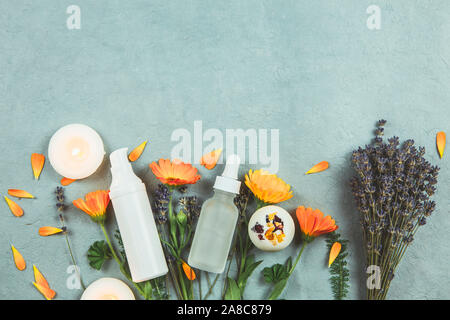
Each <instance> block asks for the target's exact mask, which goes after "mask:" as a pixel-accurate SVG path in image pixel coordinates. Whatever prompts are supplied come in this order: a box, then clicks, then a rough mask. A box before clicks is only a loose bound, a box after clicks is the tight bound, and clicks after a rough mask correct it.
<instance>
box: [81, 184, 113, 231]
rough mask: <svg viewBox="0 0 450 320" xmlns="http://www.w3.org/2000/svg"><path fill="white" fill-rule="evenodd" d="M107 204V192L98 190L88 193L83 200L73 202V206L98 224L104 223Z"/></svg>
mask: <svg viewBox="0 0 450 320" xmlns="http://www.w3.org/2000/svg"><path fill="white" fill-rule="evenodd" d="M108 204H109V191H106V190H98V191H94V192H89V193H88V194H87V195H86V196H85V200H83V199H81V198H80V199H77V200H74V201H73V205H74V206H75V207H77V208H78V209H80V210H83V211H84V212H85V213H87V214H88V215H89V216H90V217H91V218H92V220H94V221H95V222H98V223H103V222H104V221H105V218H106V217H105V213H106V208H107V207H108Z"/></svg>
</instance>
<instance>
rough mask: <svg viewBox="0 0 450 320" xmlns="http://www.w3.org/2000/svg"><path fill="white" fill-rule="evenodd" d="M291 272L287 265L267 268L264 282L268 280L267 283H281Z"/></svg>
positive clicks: (264, 273)
mask: <svg viewBox="0 0 450 320" xmlns="http://www.w3.org/2000/svg"><path fill="white" fill-rule="evenodd" d="M288 260H289V259H288ZM289 270H290V269H289ZM289 270H288V269H286V266H285V265H282V264H279V263H277V264H274V265H273V266H272V267H266V268H264V269H263V275H264V280H266V282H267V283H271V282H273V283H277V282H280V281H281V280H284V279H287V278H288V277H289Z"/></svg>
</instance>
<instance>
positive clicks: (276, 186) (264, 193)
mask: <svg viewBox="0 0 450 320" xmlns="http://www.w3.org/2000/svg"><path fill="white" fill-rule="evenodd" d="M245 185H246V186H247V187H248V188H249V189H250V190H251V191H252V192H253V194H254V195H255V197H256V198H258V199H259V200H261V201H262V202H264V203H279V202H282V201H285V200H288V199H290V198H292V190H291V186H290V185H288V184H287V183H286V182H284V181H283V180H282V179H281V178H279V177H277V175H276V174H271V173H269V172H268V171H265V170H263V169H260V170H255V171H253V170H250V171H249V172H248V174H246V175H245Z"/></svg>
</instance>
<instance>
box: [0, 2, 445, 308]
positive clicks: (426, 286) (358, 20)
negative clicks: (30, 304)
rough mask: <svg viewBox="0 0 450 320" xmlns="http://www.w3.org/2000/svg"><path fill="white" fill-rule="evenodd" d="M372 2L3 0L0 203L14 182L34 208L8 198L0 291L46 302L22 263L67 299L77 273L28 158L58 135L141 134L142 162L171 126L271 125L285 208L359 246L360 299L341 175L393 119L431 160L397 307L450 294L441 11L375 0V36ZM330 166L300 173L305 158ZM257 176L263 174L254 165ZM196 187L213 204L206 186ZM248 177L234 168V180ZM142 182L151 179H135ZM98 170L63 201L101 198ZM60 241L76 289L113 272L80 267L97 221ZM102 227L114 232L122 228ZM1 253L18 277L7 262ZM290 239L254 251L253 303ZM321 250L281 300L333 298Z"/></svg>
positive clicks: (72, 214)
mask: <svg viewBox="0 0 450 320" xmlns="http://www.w3.org/2000/svg"><path fill="white" fill-rule="evenodd" d="M373 3H374V1H365V0H363V1H361V0H353V1H345V2H342V1H337V0H329V1H297V0H296V1H257V0H246V1H234V0H233V1H142V0H140V1H137V0H136V1H118V0H110V1H87V0H71V1H66V0H63V1H56V2H55V1H50V0H46V1H44V0H41V1H31V0H29V1H21V0H17V1H10V0H0V154H1V163H0V194H1V195H2V196H3V195H5V194H6V192H7V189H8V188H21V189H26V190H28V191H29V192H31V193H33V194H35V195H36V196H37V199H35V200H27V199H24V200H20V201H19V204H20V205H21V206H22V207H23V208H24V210H25V215H24V216H23V217H22V218H15V217H13V216H12V215H11V213H10V212H9V209H8V207H7V205H6V203H5V202H4V201H3V200H2V203H0V230H1V237H0V279H1V286H0V298H4V299H42V296H41V295H40V294H39V293H38V292H37V290H35V289H34V287H33V286H32V283H31V282H32V279H33V274H32V268H31V265H32V263H34V264H36V265H37V266H38V267H39V268H40V269H41V271H42V272H43V273H44V275H45V276H46V277H47V279H48V280H49V282H50V284H51V285H52V287H53V288H54V289H55V290H56V291H57V298H58V299H78V298H79V297H80V295H81V291H78V290H68V289H67V288H66V284H65V282H66V278H67V276H68V275H67V274H66V268H67V266H68V265H69V264H70V260H69V255H68V252H67V249H66V245H65V241H64V239H63V238H62V237H59V236H54V237H48V238H43V237H40V236H39V235H38V234H37V230H38V228H39V227H40V226H43V225H58V219H57V215H56V213H55V210H54V195H53V190H54V188H55V187H56V186H57V185H58V182H59V179H60V177H59V176H58V175H57V174H56V173H55V172H54V171H53V169H52V168H51V166H50V165H49V163H48V162H47V163H46V166H45V168H44V171H43V173H42V175H41V179H40V180H39V181H34V179H33V177H32V171H31V168H30V163H29V162H30V154H31V153H32V152H39V153H44V154H45V155H47V151H46V150H47V145H48V141H49V138H50V137H51V135H52V134H53V133H54V132H55V130H57V129H58V128H59V127H61V126H62V125H65V124H68V123H76V122H80V123H85V124H87V125H90V126H92V127H93V128H95V129H96V130H97V131H98V132H99V133H100V134H101V136H102V137H103V139H104V143H105V146H106V149H107V152H110V151H112V150H114V149H116V148H119V147H123V146H129V147H134V146H136V145H138V144H139V143H140V142H141V141H143V140H145V139H149V144H148V147H147V149H146V151H145V153H144V154H143V156H142V158H141V159H140V160H139V161H138V162H137V163H135V164H134V167H135V169H136V171H137V172H138V173H139V174H140V175H141V176H144V175H145V174H146V173H148V171H147V168H148V167H147V164H148V163H149V162H151V161H153V160H156V159H158V158H160V157H168V156H169V155H170V150H171V148H172V147H173V146H174V143H173V142H171V141H170V135H171V132H172V131H173V130H174V129H176V128H179V127H182V128H187V129H189V130H192V129H193V122H194V120H203V125H204V127H205V129H207V128H219V129H221V130H224V129H226V128H243V129H248V128H256V129H259V128H262V129H271V128H275V129H280V153H281V158H280V170H279V172H278V174H279V175H280V176H281V177H282V178H283V179H285V181H287V182H288V183H289V184H291V185H292V186H293V189H294V191H295V197H294V198H293V199H291V200H290V201H287V202H285V203H283V204H282V206H283V207H284V208H286V209H288V210H290V211H291V212H293V210H294V209H295V208H296V207H297V206H298V205H300V204H301V205H306V206H312V207H317V208H320V209H321V210H322V211H324V212H325V213H327V214H331V215H332V216H333V217H335V218H336V219H337V221H338V223H339V224H340V226H341V228H340V231H341V233H342V234H343V235H344V236H345V237H346V238H348V239H350V240H351V246H350V261H349V262H350V268H351V272H352V273H351V292H350V295H349V297H350V298H352V299H359V298H362V297H363V292H364V279H363V276H364V275H363V259H362V250H361V234H360V229H359V219H358V213H357V212H356V211H355V208H354V205H353V201H352V198H351V194H350V192H349V189H348V187H347V186H348V183H347V182H348V179H349V177H350V176H351V174H352V171H351V170H350V169H349V155H350V153H351V151H352V150H353V149H354V148H356V147H357V146H360V145H364V144H366V143H368V142H369V141H370V139H371V138H372V131H373V128H374V123H375V121H376V120H378V119H379V118H385V119H387V120H388V121H389V122H388V125H387V128H386V133H387V135H394V134H395V135H398V136H400V138H401V139H406V138H414V139H415V141H416V142H417V143H418V144H420V145H423V146H425V147H426V148H427V151H428V153H427V156H426V157H427V158H428V159H429V160H431V161H432V163H434V164H438V165H440V166H441V168H442V170H441V174H440V178H439V185H438V192H437V195H436V196H435V199H436V201H437V203H438V206H437V211H436V213H435V215H434V216H433V217H432V218H431V219H430V220H429V223H428V224H427V225H426V227H424V228H423V230H420V231H419V232H418V235H417V237H416V241H415V242H414V244H413V245H412V247H411V248H410V249H409V251H408V253H407V255H406V257H405V258H404V260H403V262H402V263H401V265H400V269H399V272H398V273H397V275H396V278H395V280H394V281H393V283H392V286H391V290H390V294H389V298H391V299H444V298H445V299H449V298H450V292H449V287H450V271H449V267H448V262H449V250H448V243H449V241H450V235H449V233H448V230H449V229H450V219H449V217H448V207H449V200H448V194H449V193H448V191H449V184H448V180H449V173H448V157H444V159H443V160H439V157H438V154H437V152H436V150H435V134H436V132H437V131H440V130H448V124H449V120H450V116H449V111H448V110H449V104H450V91H449V90H448V87H449V85H448V83H449V81H450V75H449V69H450V67H449V63H450V45H449V43H450V32H449V31H450V22H449V19H448V14H449V12H450V2H449V1H429V0H420V1H419V0H414V1H413V0H402V1H395V3H393V2H392V1H376V3H375V4H378V5H379V6H380V8H381V13H382V29H381V30H377V31H371V30H369V29H368V28H367V27H366V19H367V17H368V15H367V14H366V8H367V7H368V6H369V5H370V4H373ZM71 4H77V5H79V6H80V7H81V21H82V22H81V24H82V28H81V30H68V29H67V28H66V18H67V14H66V13H65V11H66V8H67V7H68V6H69V5H71ZM322 160H328V161H329V162H330V163H331V168H330V169H329V170H327V171H325V172H323V173H320V174H317V175H311V176H305V175H304V174H303V172H305V171H306V170H307V169H309V168H310V167H311V166H312V165H313V164H315V163H317V162H319V161H322ZM253 168H257V166H253ZM221 169H222V166H218V167H217V169H215V170H214V171H212V172H206V170H205V169H203V168H202V169H200V171H201V174H202V175H203V178H202V180H201V181H200V182H199V183H198V185H196V186H195V187H194V188H191V191H193V192H196V193H197V194H200V195H201V197H202V198H207V197H209V196H211V195H212V189H211V186H212V183H213V181H214V178H213V177H214V176H215V175H216V174H218V173H220V171H221ZM247 169H249V166H248V165H247V166H245V167H243V168H242V169H241V173H244V172H245V171H246V170H247ZM144 180H145V182H146V183H147V184H148V189H149V191H150V193H151V192H153V191H154V188H155V186H156V179H155V178H154V177H153V175H152V174H147V175H145V178H144ZM109 183H110V174H109V170H108V164H107V162H105V163H104V165H103V167H102V169H100V171H99V172H98V173H96V174H95V175H94V176H92V177H90V178H89V179H86V180H84V181H79V182H76V183H74V184H72V185H71V186H69V187H68V188H67V190H66V195H67V197H68V199H70V200H73V199H75V198H78V197H80V196H82V195H84V194H85V193H86V192H88V191H92V190H94V189H100V188H107V187H108V186H109ZM66 217H67V223H68V226H69V229H70V238H71V241H72V244H73V247H74V250H75V253H76V257H77V259H78V261H79V265H80V266H81V272H82V276H83V279H84V280H85V282H87V283H90V282H91V281H93V280H95V279H97V278H99V277H101V276H105V275H110V276H116V277H120V273H119V271H118V268H117V267H116V266H115V265H114V264H113V263H108V265H107V267H106V269H105V270H104V271H103V272H97V271H95V270H93V269H90V267H89V266H88V264H87V259H86V257H85V252H86V250H87V248H88V247H89V245H90V243H91V242H93V241H94V240H98V239H102V234H101V231H100V229H99V228H98V226H97V225H95V224H93V223H92V222H91V221H90V220H89V219H88V218H87V217H86V216H85V215H84V214H82V213H81V212H78V210H76V209H74V208H73V207H72V208H70V209H69V210H68V211H67V213H66ZM113 223H114V222H113V219H109V229H110V230H111V231H113V230H114V229H115V226H114V224H113ZM10 243H13V244H14V245H15V246H16V247H17V248H18V249H19V250H20V251H21V253H22V254H23V255H24V257H25V258H26V260H27V262H28V267H27V269H26V270H25V271H24V272H19V271H18V270H17V269H15V267H14V264H13V262H12V257H11V251H10ZM298 245H299V240H298V238H297V240H296V241H295V243H294V244H293V245H291V246H290V247H289V248H288V249H286V250H285V251H282V252H279V253H260V254H259V256H260V257H262V258H264V263H263V264H262V265H261V266H260V268H258V270H257V271H256V272H255V275H254V276H253V277H252V278H251V279H250V280H249V282H248V289H247V297H248V298H255V299H259V298H263V297H265V296H266V294H267V287H266V286H265V285H264V282H263V280H262V277H261V274H260V270H261V269H262V268H263V267H264V266H268V265H271V264H272V263H274V262H279V261H284V260H285V258H286V257H287V256H288V255H289V254H291V255H294V253H296V252H297V250H298ZM326 254H327V251H326V248H325V243H324V239H320V240H316V241H315V242H314V243H313V244H312V245H310V246H309V247H308V248H307V249H306V251H305V252H304V256H303V258H302V261H301V263H300V264H299V265H298V267H297V270H296V272H295V275H294V276H293V277H292V281H290V283H289V287H288V288H287V290H286V294H285V295H284V297H285V298H288V299H330V298H331V290H330V286H329V284H328V270H327V268H326Z"/></svg>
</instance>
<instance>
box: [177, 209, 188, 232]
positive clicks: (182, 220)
mask: <svg viewBox="0 0 450 320" xmlns="http://www.w3.org/2000/svg"><path fill="white" fill-rule="evenodd" d="M176 218H177V223H178V225H179V226H180V227H181V228H183V229H184V228H185V227H186V225H187V215H186V214H185V213H184V211H183V210H180V211H178V214H177V217H176Z"/></svg>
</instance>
